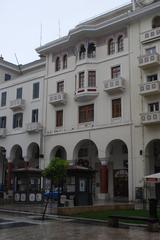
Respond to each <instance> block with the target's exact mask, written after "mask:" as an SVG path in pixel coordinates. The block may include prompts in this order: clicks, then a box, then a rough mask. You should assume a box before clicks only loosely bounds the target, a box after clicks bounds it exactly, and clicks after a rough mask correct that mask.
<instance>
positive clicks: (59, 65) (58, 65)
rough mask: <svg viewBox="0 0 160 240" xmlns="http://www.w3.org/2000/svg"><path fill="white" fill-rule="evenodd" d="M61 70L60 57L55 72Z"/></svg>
mask: <svg viewBox="0 0 160 240" xmlns="http://www.w3.org/2000/svg"><path fill="white" fill-rule="evenodd" d="M60 69H61V61H60V57H57V58H56V66H55V71H56V72H57V71H59V70H60Z"/></svg>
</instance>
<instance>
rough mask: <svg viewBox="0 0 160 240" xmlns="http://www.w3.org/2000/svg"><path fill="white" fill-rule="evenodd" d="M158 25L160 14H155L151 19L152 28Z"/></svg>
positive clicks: (159, 25)
mask: <svg viewBox="0 0 160 240" xmlns="http://www.w3.org/2000/svg"><path fill="white" fill-rule="evenodd" d="M158 27H160V16H156V17H154V18H153V20H152V28H158Z"/></svg>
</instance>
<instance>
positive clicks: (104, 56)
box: [0, 1, 160, 200]
mask: <svg viewBox="0 0 160 240" xmlns="http://www.w3.org/2000/svg"><path fill="white" fill-rule="evenodd" d="M159 10H160V2H159V1H150V2H148V1H138V2H137V4H134V3H133V4H129V5H126V6H123V7H121V8H119V9H116V10H114V11H111V12H109V13H106V14H103V15H101V16H98V17H96V18H94V19H91V20H88V21H86V22H83V23H81V24H79V25H77V26H76V27H75V28H74V29H72V30H70V32H69V33H68V35H67V36H65V37H63V38H60V39H58V40H55V41H53V42H50V43H47V44H45V45H43V46H41V47H39V48H37V49H36V50H37V52H38V54H39V55H40V56H41V58H40V60H37V61H35V62H32V63H29V64H26V65H24V66H15V65H13V64H11V63H8V62H6V61H4V60H3V59H1V60H0V81H1V84H0V95H1V107H0V137H1V138H0V146H1V158H0V159H1V162H0V164H1V173H0V177H1V184H2V185H3V184H4V182H5V181H8V188H10V189H13V190H14V184H13V182H12V172H13V169H18V168H23V167H26V166H27V167H30V168H40V169H44V168H45V167H46V166H47V165H48V163H49V161H50V159H52V158H53V157H55V156H56V157H60V158H63V159H67V160H68V161H69V164H70V165H81V166H85V167H89V168H92V169H93V170H95V176H94V179H93V197H94V199H95V200H96V199H106V200H108V199H115V200H116V199H117V200H123V199H124V200H134V199H135V197H136V194H135V193H136V188H138V187H143V184H144V183H143V177H144V176H145V175H148V174H151V173H154V172H159V171H160V136H159V134H160V129H159V123H160V111H159V108H160V105H159V103H160V100H159V99H160V86H159V77H160V56H159V54H160V15H159ZM4 153H5V154H4ZM4 155H5V156H4ZM4 159H7V160H6V161H7V170H6V171H7V172H6V174H4V165H5V164H4V163H5V161H4ZM5 176H6V177H5ZM157 186H158V185H157ZM157 189H158V187H157ZM157 192H159V191H158V190H157Z"/></svg>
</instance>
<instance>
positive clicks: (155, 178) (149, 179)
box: [144, 173, 160, 183]
mask: <svg viewBox="0 0 160 240" xmlns="http://www.w3.org/2000/svg"><path fill="white" fill-rule="evenodd" d="M144 180H145V182H146V183H160V173H154V174H151V175H148V176H145V177H144Z"/></svg>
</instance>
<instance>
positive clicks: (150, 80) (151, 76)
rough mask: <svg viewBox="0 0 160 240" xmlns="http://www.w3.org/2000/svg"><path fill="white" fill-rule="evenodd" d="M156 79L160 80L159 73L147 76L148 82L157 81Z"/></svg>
mask: <svg viewBox="0 0 160 240" xmlns="http://www.w3.org/2000/svg"><path fill="white" fill-rule="evenodd" d="M156 80H158V75H157V74H153V75H149V76H147V82H152V81H156Z"/></svg>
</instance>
